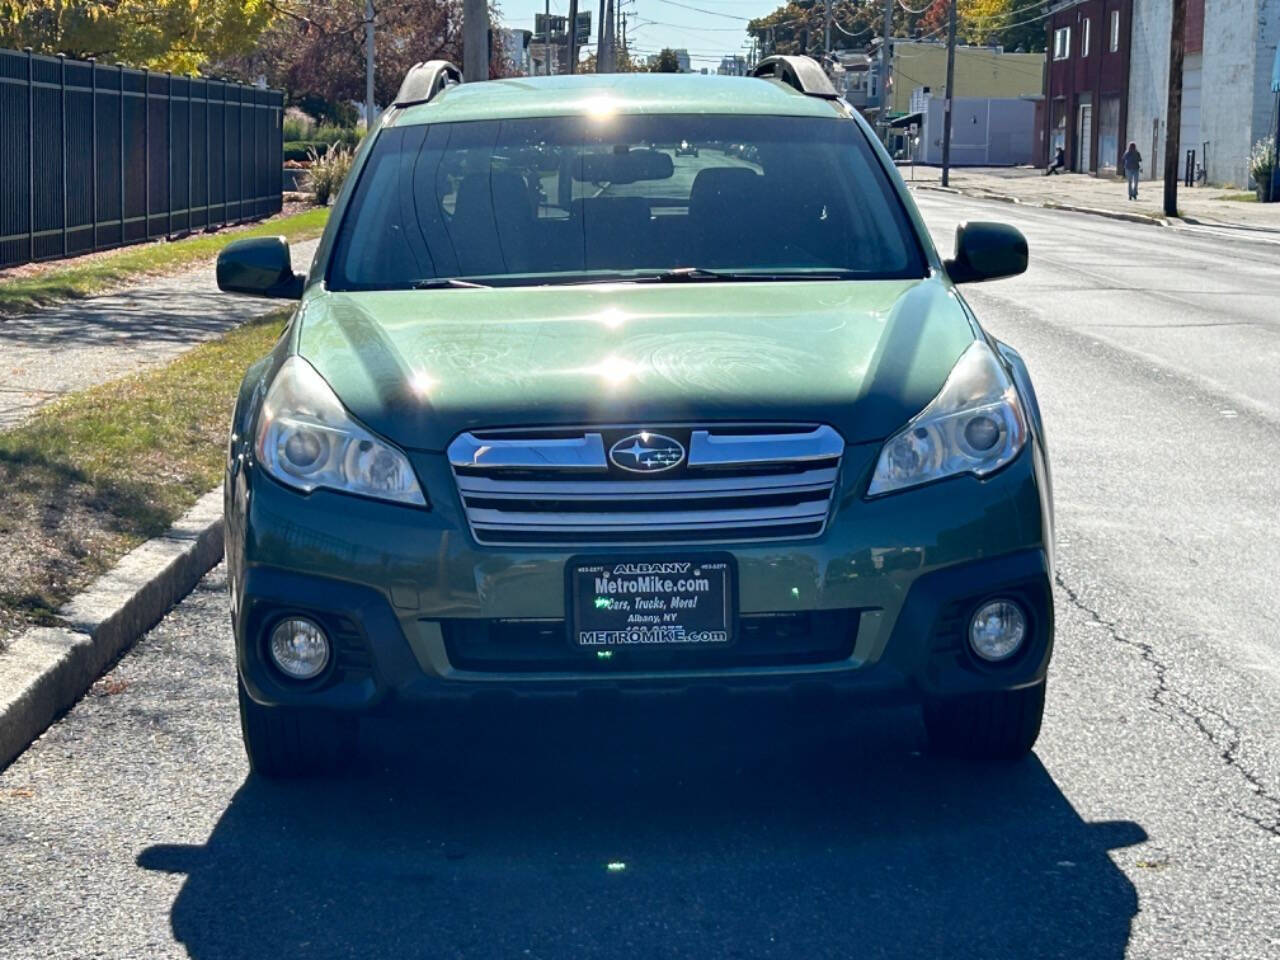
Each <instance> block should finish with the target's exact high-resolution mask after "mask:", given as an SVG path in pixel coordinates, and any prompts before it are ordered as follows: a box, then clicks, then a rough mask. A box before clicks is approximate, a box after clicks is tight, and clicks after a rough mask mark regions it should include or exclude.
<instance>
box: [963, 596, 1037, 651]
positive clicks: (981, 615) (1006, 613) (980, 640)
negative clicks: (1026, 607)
mask: <svg viewBox="0 0 1280 960" xmlns="http://www.w3.org/2000/svg"><path fill="white" fill-rule="evenodd" d="M1026 635H1027V617H1026V614H1024V613H1023V612H1022V607H1020V606H1018V605H1017V604H1016V603H1014V602H1013V601H1012V600H992V601H991V602H990V603H984V604H983V605H982V606H980V607H979V608H978V612H977V613H975V614H974V615H973V619H972V620H971V621H970V622H969V646H971V647H973V652H974V653H976V654H977V655H978V656H980V657H981V658H982V659H983V660H990V661H996V660H1006V659H1008V658H1009V657H1011V656H1013V655H1014V654H1015V653H1017V652H1018V650H1019V649H1020V648H1021V647H1022V641H1023V638H1024V637H1026Z"/></svg>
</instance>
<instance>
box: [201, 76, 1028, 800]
mask: <svg viewBox="0 0 1280 960" xmlns="http://www.w3.org/2000/svg"><path fill="white" fill-rule="evenodd" d="M757 73H758V74H759V75H757V76H753V77H742V78H738V77H732V78H731V77H704V76H676V75H647V74H646V75H604V76H597V75H589V76H569V77H554V78H546V79H541V78H539V79H534V78H527V77H525V78H519V79H513V80H501V81H490V82H484V83H465V84H464V83H460V82H458V81H460V79H461V78H460V77H459V76H458V75H457V71H456V70H455V69H454V68H452V67H451V66H449V65H447V64H442V63H431V64H423V65H420V66H418V67H416V68H415V69H414V70H413V71H412V72H411V73H410V74H409V76H408V77H406V79H405V83H404V86H403V88H402V89H401V92H400V95H399V97H398V98H397V103H396V104H395V105H394V106H393V107H392V108H390V109H389V110H387V112H386V113H385V114H384V116H383V117H382V119H381V121H380V123H379V124H378V126H377V127H376V129H375V130H374V131H373V132H372V133H371V134H370V135H369V136H368V137H367V138H366V140H365V142H364V145H363V146H362V148H361V150H360V152H359V154H358V156H357V158H356V162H355V165H354V168H353V170H352V172H351V175H350V177H349V178H348V180H347V183H346V185H345V186H344V187H343V190H342V193H341V195H340V196H339V197H338V199H337V202H336V204H335V206H334V209H333V214H332V216H331V217H330V219H329V224H328V227H327V228H326V231H325V234H324V237H323V239H322V240H321V242H320V246H319V249H318V251H317V253H316V255H315V258H314V261H313V262H312V265H311V267H310V270H309V272H308V273H307V274H306V275H305V276H298V275H295V274H294V273H293V270H292V268H291V266H290V262H289V252H288V248H287V247H286V245H285V244H284V242H283V241H282V240H279V239H275V238H268V239H254V240H246V241H242V242H240V243H236V244H233V245H231V246H229V247H228V248H227V249H226V251H225V253H224V254H223V255H222V257H221V258H220V260H219V263H218V280H219V284H220V286H221V287H222V288H223V289H225V290H230V291H236V292H240V293H256V294H259V295H266V296H279V297H291V298H300V303H299V305H298V307H297V310H296V311H295V312H294V314H293V316H292V318H291V320H290V321H289V324H288V326H287V328H286V330H285V332H284V334H283V336H282V337H281V339H280V341H279V344H278V345H277V347H276V348H275V349H274V350H273V351H272V353H271V354H270V356H268V357H266V358H265V359H263V360H262V361H261V362H259V363H257V364H255V365H254V366H253V367H252V368H251V369H250V370H249V372H248V375H247V376H246V377H245V379H244V384H243V387H242V388H241V390H240V394H239V401H238V403H237V406H236V409H235V414H234V422H233V424H232V428H231V441H230V451H229V452H230V457H229V461H228V467H227V482H226V523H227V562H228V571H229V580H230V589H231V610H232V617H233V621H234V628H235V638H236V652H237V658H238V668H239V680H240V709H241V717H242V723H243V730H244V737H245V743H246V746H247V749H248V753H249V758H250V761H251V763H252V765H253V768H254V769H255V770H257V771H259V772H261V773H263V774H266V775H269V776H272V775H287V774H296V773H303V772H308V771H315V770H318V769H322V768H325V767H328V766H330V765H331V764H333V763H335V762H337V761H340V760H342V759H343V758H345V757H346V756H347V755H348V754H349V753H350V751H351V750H352V749H353V747H354V743H355V733H356V729H357V724H358V720H359V718H360V717H361V716H362V715H366V714H369V713H372V712H380V711H385V710H390V709H393V708H394V707H396V706H398V705H405V704H412V703H416V702H422V701H439V700H447V699H450V698H468V697H472V696H474V695H475V694H477V693H478V692H481V691H485V692H488V691H503V692H504V693H505V694H507V695H509V694H517V695H571V694H576V693H580V692H583V691H588V690H595V689H600V688H607V689H610V690H613V691H619V692H621V693H622V694H627V693H630V692H636V693H643V692H652V691H671V690H692V689H695V688H698V687H704V686H714V687H719V688H729V689H731V690H734V691H744V692H745V691H754V690H760V689H793V690H794V689H805V688H829V689H832V690H840V691H850V692H855V693H865V694H868V695H872V694H874V695H877V696H880V697H885V696H894V695H897V696H903V697H906V698H909V699H911V700H914V701H916V702H919V703H921V704H922V706H923V709H924V719H925V725H926V729H927V732H928V736H929V739H930V741H931V743H932V745H933V746H934V747H936V748H939V749H942V750H950V751H953V752H958V753H963V754H966V755H969V756H973V757H980V758H1000V759H1011V758H1015V757H1018V756H1021V755H1022V754H1024V753H1025V752H1026V751H1028V750H1029V749H1030V748H1031V746H1032V744H1033V743H1034V742H1035V739H1036V736H1037V734H1038V732H1039V728H1040V719H1041V714H1042V712H1043V708H1044V690H1045V673H1046V668H1047V666H1048V662H1049V655H1050V650H1051V647H1052V642H1053V607H1052V596H1051V589H1050V583H1051V565H1052V551H1051V544H1052V511H1051V499H1050V482H1049V467H1048V462H1047V459H1046V451H1045V447H1044V440H1043V431H1042V429H1041V424H1040V416H1039V412H1038V409H1037V405H1036V399H1035V394H1034V392H1033V390H1032V386H1031V383H1030V381H1029V379H1028V377H1027V371H1026V369H1025V367H1024V365H1023V363H1022V361H1021V359H1020V358H1019V356H1018V354H1017V353H1015V352H1014V351H1013V350H1012V349H1010V348H1009V347H1007V346H1005V345H1004V344H1002V343H999V342H998V341H996V340H995V339H993V338H992V337H991V336H990V335H989V334H987V333H986V332H985V331H984V330H983V329H982V327H981V326H980V324H979V323H978V320H977V319H976V318H975V316H974V314H973V312H972V311H971V310H970V308H969V306H968V305H967V304H966V303H965V301H964V299H963V298H962V297H961V296H960V294H959V292H958V291H957V288H956V284H959V283H964V282H969V281H977V280H985V279H993V278H996V277H1000V276H1008V275H1011V274H1015V273H1018V272H1020V271H1021V270H1023V269H1025V266H1026V257H1027V250H1026V243H1025V241H1024V240H1023V238H1022V236H1021V235H1020V234H1019V233H1018V232H1017V231H1015V230H1012V229H1011V228H1008V227H1004V226H1001V225H998V224H992V223H970V224H967V225H965V226H963V227H961V228H960V229H959V231H958V232H957V237H956V249H955V253H954V257H953V259H949V260H946V261H944V260H942V259H940V258H939V255H938V253H937V252H936V251H935V249H934V247H933V245H932V243H931V242H930V239H929V235H928V233H927V232H926V230H925V228H924V225H923V223H922V221H921V219H920V216H919V214H918V213H917V211H916V209H915V207H914V205H913V203H912V201H911V198H910V196H909V195H908V193H907V192H906V190H905V188H904V187H903V184H902V182H901V180H900V179H899V177H898V175H897V173H896V172H895V170H894V167H893V164H892V162H891V160H890V159H889V157H888V156H887V155H886V153H885V152H884V150H883V149H882V148H881V146H880V144H879V143H878V141H877V139H876V137H875V135H874V133H873V132H872V130H871V129H870V128H869V127H868V126H867V124H866V122H865V121H864V120H863V119H862V118H861V117H860V116H859V115H858V114H857V113H856V112H855V111H854V110H852V109H851V108H850V107H849V106H848V105H847V104H846V103H844V102H843V101H842V100H840V99H839V98H838V97H837V96H836V94H835V92H834V91H833V90H832V89H831V87H830V85H829V84H828V83H827V81H826V78H825V76H823V75H822V73H821V71H819V70H817V69H816V65H815V64H813V62H812V61H808V60H805V59H803V58H772V59H770V60H767V61H765V62H764V63H763V64H762V65H761V68H760V69H759V70H758V71H757ZM682 145H695V146H696V147H697V148H698V149H697V150H694V151H690V150H688V149H687V147H682ZM832 702H833V703H840V702H841V698H833V700H832Z"/></svg>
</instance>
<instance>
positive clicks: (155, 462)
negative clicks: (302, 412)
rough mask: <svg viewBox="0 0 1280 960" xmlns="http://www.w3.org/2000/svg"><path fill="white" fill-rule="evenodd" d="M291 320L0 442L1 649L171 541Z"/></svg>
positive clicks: (106, 387)
mask: <svg viewBox="0 0 1280 960" xmlns="http://www.w3.org/2000/svg"><path fill="white" fill-rule="evenodd" d="M287 316H288V313H287V312H280V313H275V314H272V315H270V316H268V317H265V318H262V319H259V320H255V321H252V322H250V323H248V324H246V325H245V326H242V327H238V328H237V329H235V330H233V331H231V332H230V333H228V334H226V335H224V336H223V337H221V338H219V339H218V340H213V341H210V342H208V343H204V344H201V345H200V346H197V347H195V348H194V349H192V350H190V351H189V352H187V353H185V354H183V355H182V356H181V357H179V358H178V359H177V360H175V361H173V362H172V363H170V364H169V365H168V366H166V367H162V368H159V369H156V370H153V371H150V372H147V373H142V374H136V375H134V376H132V377H126V378H124V379H122V380H116V381H112V382H110V383H106V384H103V385H101V386H98V387H93V388H91V389H89V390H85V391H82V392H80V393H75V394H72V395H70V396H68V397H65V398H63V399H62V400H58V401H55V402H54V403H51V404H50V405H49V406H47V407H44V408H42V409H41V410H40V411H39V412H37V413H36V414H35V416H34V417H33V418H32V419H31V420H29V421H27V422H26V423H24V424H23V425H22V426H20V427H17V428H16V429H13V430H9V431H5V432H0V555H2V556H4V557H5V562H4V563H3V564H0V642H2V641H3V638H4V636H5V635H6V634H12V633H13V632H15V631H16V630H18V629H21V628H22V627H24V626H26V625H29V624H32V623H41V622H51V621H52V619H53V614H54V612H55V611H56V610H57V609H58V608H59V607H60V606H61V605H62V604H63V603H65V602H66V601H67V600H68V599H69V598H70V597H71V596H72V595H73V594H74V593H76V592H77V591H78V590H80V589H82V588H83V587H84V586H85V585H86V584H87V583H88V582H89V580H91V579H92V578H93V577H94V576H95V575H97V574H99V573H101V572H102V571H104V570H106V569H107V568H109V567H110V566H111V564H112V563H113V562H114V561H115V560H117V559H118V558H119V557H120V556H122V555H123V554H124V553H126V552H127V551H128V550H130V549H131V548H133V547H134V546H136V545H137V544H139V543H141V542H142V541H144V540H147V539H148V538H150V537H154V536H156V535H158V534H160V533H162V532H164V530H166V529H167V528H168V527H169V525H170V524H171V523H172V522H173V521H174V520H175V519H176V518H177V517H178V516H180V515H181V514H182V513H183V512H184V511H185V510H186V509H187V508H188V507H190V506H191V504H193V503H194V502H195V501H196V500H197V499H198V498H199V497H200V496H201V495H202V494H204V493H207V492H208V491H209V490H212V489H213V488H214V487H216V486H217V485H218V483H219V481H220V480H221V477H222V467H223V458H224V457H225V449H226V439H227V430H228V426H229V424H230V420H231V407H232V404H233V403H234V400H235V394H236V391H237V389H238V387H239V384H240V380H241V377H242V376H243V373H244V370H245V368H246V367H248V366H249V364H250V363H252V362H253V361H255V360H257V359H258V358H259V357H262V356H264V355H265V354H266V353H267V352H268V351H269V350H270V349H271V346H272V344H273V343H274V342H275V340H276V338H277V336H278V335H279V333H280V330H281V329H282V327H283V325H284V322H285V319H286V318H287Z"/></svg>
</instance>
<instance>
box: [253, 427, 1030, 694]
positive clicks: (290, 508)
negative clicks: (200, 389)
mask: <svg viewBox="0 0 1280 960" xmlns="http://www.w3.org/2000/svg"><path fill="white" fill-rule="evenodd" d="M857 454H858V448H851V449H850V450H847V451H846V465H845V478H844V481H843V482H842V484H841V487H840V490H839V492H838V496H837V497H836V502H835V505H834V509H833V512H832V516H831V519H830V522H829V523H828V526H827V529H826V531H825V532H824V534H823V535H822V536H821V537H820V538H817V539H813V540H808V541H795V542H778V543H758V544H745V545H739V546H723V545H717V546H715V547H714V548H712V547H709V546H707V547H703V546H702V545H699V546H698V547H692V546H691V547H689V548H688V549H687V550H682V551H681V552H682V553H686V554H696V553H699V552H703V551H704V550H714V552H716V553H726V552H727V553H731V554H732V555H733V558H734V561H735V565H736V568H737V572H738V583H737V586H738V590H737V594H738V598H739V609H740V613H741V614H742V615H743V616H744V617H748V616H755V615H765V614H770V615H776V614H785V615H788V616H791V617H796V616H803V617H805V618H806V619H805V622H809V623H813V624H818V625H823V624H827V625H830V624H837V625H838V628H839V629H840V630H847V631H848V640H849V642H848V645H847V648H843V649H836V648H832V650H831V652H830V653H829V655H827V656H824V657H821V658H818V659H814V658H813V657H809V658H807V659H806V658H803V657H802V658H799V659H796V658H790V657H779V658H777V659H776V660H774V661H769V660H768V659H767V658H766V659H765V660H763V661H757V662H726V663H719V664H716V665H712V666H700V665H698V664H697V663H687V662H685V663H679V664H668V665H663V666H661V667H655V666H651V665H647V664H640V663H629V664H624V663H618V664H616V668H611V666H610V665H601V664H596V663H592V664H586V663H584V665H583V667H582V668H581V669H575V668H574V667H573V665H572V664H569V665H568V666H567V668H566V665H565V664H563V663H555V664H551V665H550V668H548V669H532V670H531V669H506V668H504V666H503V665H502V664H495V663H491V664H486V665H482V666H481V667H479V668H477V667H476V665H475V664H474V663H473V662H471V661H468V660H467V659H466V658H465V657H461V656H460V650H461V649H462V648H461V647H460V646H459V643H460V642H461V639H460V638H463V637H466V636H469V635H471V634H473V633H474V632H475V631H476V630H479V629H481V628H487V627H488V626H490V625H494V624H504V623H507V622H508V621H511V620H518V621H521V622H525V623H527V622H529V621H540V622H543V623H545V624H549V625H550V626H549V629H550V630H551V631H552V632H554V631H555V630H556V629H563V621H564V618H565V590H564V584H565V569H566V565H567V564H568V563H569V562H570V561H571V560H572V559H574V558H582V557H589V556H591V555H593V554H598V553H609V554H615V555H616V553H617V552H618V551H617V550H616V549H613V550H601V549H598V548H597V549H583V550H578V551H566V550H561V549H545V548H543V549H536V548H531V549H519V548H493V547H481V546H478V545H477V544H476V543H475V542H474V540H473V539H472V538H471V537H470V535H469V533H468V531H467V526H466V521H465V518H464V517H463V516H462V514H461V506H460V504H458V503H457V498H456V496H454V497H452V498H449V497H443V498H442V497H440V496H439V493H438V492H439V491H447V490H450V489H451V481H450V479H449V477H448V473H447V466H446V465H444V464H443V460H442V458H431V457H420V458H419V460H418V462H416V463H415V466H416V467H417V469H418V472H419V475H420V476H422V477H424V479H425V480H426V482H427V487H428V489H429V490H431V491H433V492H437V498H436V499H435V500H434V501H433V505H432V509H431V510H430V511H423V510H416V509H409V508H403V507H398V506H394V505H389V504H382V503H376V502H372V501H366V500H359V499H356V498H351V497H345V496H342V495H339V494H335V493H329V492H325V491H317V492H316V493H313V494H311V495H306V496H304V495H301V494H298V493H296V492H294V491H292V490H289V489H287V488H284V487H282V486H280V485H278V484H277V483H275V482H274V481H272V480H270V479H268V478H266V477H265V476H263V475H262V474H260V473H259V472H258V471H256V470H255V469H254V468H253V467H252V466H251V465H248V464H247V462H245V461H242V464H244V465H243V466H242V467H241V468H240V469H238V470H235V471H233V473H232V475H231V476H230V477H229V483H228V498H227V522H228V525H227V533H228V537H227V554H228V561H229V568H230V574H231V576H230V579H231V590H232V612H233V620H234V624H235V633H236V643H237V654H238V661H239V668H240V673H241V676H242V678H243V680H244V683H245V687H246V689H247V691H248V693H249V695H250V696H251V697H252V698H253V699H254V700H256V701H258V702H260V703H264V704H274V705H296V706H304V705H305V706H314V707H324V708H330V709H339V710H362V711H363V710H374V709H382V708H390V707H394V706H395V705H397V704H402V703H412V702H418V701H429V700H436V699H442V698H453V697H471V696H474V695H476V694H477V693H486V694H491V693H495V692H504V693H515V694H535V695H536V694H565V693H575V692H580V691H583V690H598V689H610V688H612V689H622V690H636V691H670V690H681V689H690V688H697V687H702V686H713V687H721V688H724V687H729V688H732V689H760V688H779V687H783V688H794V687H811V686H818V687H830V688H835V689H848V690H856V691H861V692H864V693H867V694H876V695H882V696H906V697H914V698H919V697H922V696H935V695H938V696H941V695H952V694H961V693H968V692H978V691H985V690H1002V689H1015V688H1018V687H1024V686H1028V685H1031V684H1035V683H1038V682H1039V681H1041V680H1042V679H1043V678H1044V675H1045V671H1046V669H1047V666H1048V661H1049V656H1050V652H1051V648H1052V640H1053V609H1052V592H1051V587H1050V584H1051V558H1050V556H1049V554H1048V552H1047V549H1046V546H1045V545H1046V544H1047V543H1050V542H1051V532H1050V517H1049V511H1048V505H1047V502H1046V501H1045V498H1044V495H1043V493H1042V491H1043V490H1044V489H1045V486H1044V484H1043V482H1042V477H1043V462H1042V460H1041V459H1040V457H1039V453H1038V451H1037V450H1036V449H1035V448H1034V447H1033V446H1031V445H1029V446H1028V448H1027V449H1026V450H1025V451H1024V453H1023V455H1022V456H1021V457H1019V459H1018V460H1016V461H1015V462H1014V463H1013V464H1011V465H1010V467H1009V468H1007V469H1005V470H1003V471H1001V472H1000V473H998V474H996V475H995V476H993V477H989V478H987V479H985V480H978V479H976V478H971V477H961V478H955V479H952V480H948V481H944V482H942V483H938V484H935V485H932V486H929V487H924V488H920V489H918V490H914V491H909V492H905V493H902V494H899V495H896V496H891V497H885V498H880V499H877V500H872V501H865V500H863V499H861V497H860V496H858V495H857V491H858V490H859V489H860V487H861V485H862V480H863V479H864V478H863V477H862V473H863V472H864V471H865V470H866V469H869V465H870V461H871V457H872V455H873V454H874V450H867V451H865V452H864V455H862V456H858V455H857ZM436 460H438V461H440V462H438V463H436V462H433V461H436ZM654 552H655V551H654V550H652V549H650V548H636V549H635V550H634V553H635V554H636V555H637V556H644V555H646V554H653V553H654ZM662 552H666V553H670V552H671V550H670V549H667V550H665V551H662ZM994 596H1013V597H1015V598H1016V599H1018V600H1019V601H1020V602H1021V603H1022V604H1023V606H1024V607H1025V608H1026V609H1027V610H1028V612H1029V614H1030V621H1031V624H1030V625H1031V631H1030V638H1029V640H1028V641H1027V643H1026V645H1025V646H1024V648H1023V650H1022V651H1021V652H1020V653H1019V654H1018V655H1017V656H1016V657H1015V658H1014V659H1013V661H1012V662H1009V663H1005V664H1001V665H999V666H992V665H989V664H985V663H982V662H980V661H979V660H978V659H977V658H976V657H973V656H972V655H971V654H969V653H968V648H967V644H966V643H965V632H966V629H967V624H968V618H969V616H970V615H971V614H972V612H973V610H974V609H975V608H976V607H977V606H978V605H979V604H980V603H981V602H983V601H984V600H986V599H989V598H991V597H994ZM290 613H297V614H305V615H307V616H312V617H314V618H316V619H318V620H319V621H320V622H321V623H322V624H323V625H324V626H325V628H326V630H327V631H328V632H329V633H330V635H331V636H332V637H333V638H334V641H335V660H334V665H333V667H332V668H331V669H330V670H329V671H328V672H326V674H325V675H324V676H322V677H321V678H319V679H318V680H316V681H313V682H311V683H308V684H296V683H291V682H287V681H284V680H282V679H281V678H280V677H279V675H278V674H277V673H276V672H275V671H274V669H273V668H272V667H271V666H270V665H269V664H268V662H267V660H266V657H265V644H264V642H263V638H264V636H265V635H266V634H267V633H268V632H269V631H270V628H271V626H273V625H274V623H275V622H276V621H277V620H278V619H279V618H281V617H282V616H286V615H288V614H290ZM557 624H560V626H559V627H557ZM565 643H566V644H567V640H566V641H565Z"/></svg>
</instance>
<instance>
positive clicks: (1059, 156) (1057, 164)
mask: <svg viewBox="0 0 1280 960" xmlns="http://www.w3.org/2000/svg"><path fill="white" fill-rule="evenodd" d="M1066 167H1067V151H1066V150H1064V149H1063V148H1062V147H1059V148H1058V150H1057V152H1056V153H1054V155H1053V163H1051V164H1049V169H1048V170H1046V171H1045V172H1044V175H1045V176H1046V177H1047V176H1049V175H1050V174H1054V173H1061V172H1062V171H1063V170H1065V169H1066Z"/></svg>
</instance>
